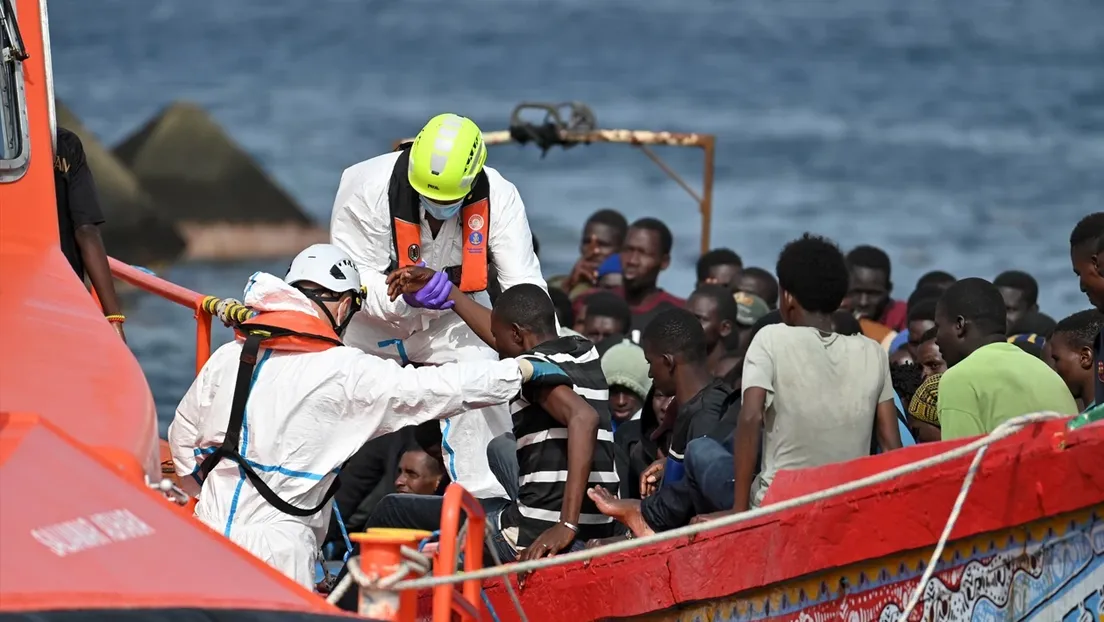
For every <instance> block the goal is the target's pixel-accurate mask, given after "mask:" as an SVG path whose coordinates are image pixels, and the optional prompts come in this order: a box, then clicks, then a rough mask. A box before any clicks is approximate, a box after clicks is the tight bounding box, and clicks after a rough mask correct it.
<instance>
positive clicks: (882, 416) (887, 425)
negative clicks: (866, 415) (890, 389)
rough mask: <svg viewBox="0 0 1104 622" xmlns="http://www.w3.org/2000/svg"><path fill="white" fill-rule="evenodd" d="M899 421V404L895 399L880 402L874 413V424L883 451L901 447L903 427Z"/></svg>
mask: <svg viewBox="0 0 1104 622" xmlns="http://www.w3.org/2000/svg"><path fill="white" fill-rule="evenodd" d="M897 421H898V419H897V405H896V404H894V403H893V400H888V401H885V402H879V403H878V410H877V411H876V412H875V414H874V424H875V431H876V433H877V435H878V444H879V445H881V447H882V451H890V450H891V449H900V448H901V428H900V427H899V426H898V425H897Z"/></svg>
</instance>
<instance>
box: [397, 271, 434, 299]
mask: <svg viewBox="0 0 1104 622" xmlns="http://www.w3.org/2000/svg"><path fill="white" fill-rule="evenodd" d="M434 274H437V273H436V272H435V271H433V270H430V269H429V268H426V267H424V266H406V267H405V268H399V269H398V270H395V271H394V272H392V273H391V274H388V275H387V295H388V296H390V298H391V300H392V301H394V300H395V299H396V298H398V297H399V296H401V295H403V294H411V295H412V294H416V293H418V292H419V291H421V289H422V288H423V287H425V286H426V285H428V284H429V282H430V281H431V280H432V279H433V275H434Z"/></svg>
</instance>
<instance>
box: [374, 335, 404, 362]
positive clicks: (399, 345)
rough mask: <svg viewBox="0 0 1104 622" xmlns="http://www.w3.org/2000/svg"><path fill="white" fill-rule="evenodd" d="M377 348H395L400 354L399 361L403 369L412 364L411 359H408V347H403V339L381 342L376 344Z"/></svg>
mask: <svg viewBox="0 0 1104 622" xmlns="http://www.w3.org/2000/svg"><path fill="white" fill-rule="evenodd" d="M376 346H377V347H380V348H386V347H387V346H395V350H397V351H398V352H399V360H400V361H401V363H402V366H403V367H406V366H407V365H409V364H410V359H409V358H407V357H406V346H405V345H403V342H402V339H388V340H387V341H380V342H378V343H376Z"/></svg>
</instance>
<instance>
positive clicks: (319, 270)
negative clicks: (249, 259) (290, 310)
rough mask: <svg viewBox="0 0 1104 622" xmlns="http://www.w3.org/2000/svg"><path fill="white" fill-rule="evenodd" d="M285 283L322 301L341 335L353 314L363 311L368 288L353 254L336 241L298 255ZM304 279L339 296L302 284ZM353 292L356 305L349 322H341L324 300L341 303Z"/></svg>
mask: <svg viewBox="0 0 1104 622" xmlns="http://www.w3.org/2000/svg"><path fill="white" fill-rule="evenodd" d="M284 282H285V283H287V284H288V285H291V286H292V287H294V288H295V289H298V290H299V291H301V292H303V295H305V296H306V297H307V298H310V299H311V300H313V301H314V302H316V303H318V306H320V307H322V312H323V313H325V314H326V315H327V316H328V317H329V320H330V323H331V324H333V326H334V330H336V331H337V334H338V335H340V334H342V333H343V332H345V328H346V327H347V326H348V325H349V321H350V320H352V318H353V314H354V313H356V312H357V311H359V310H360V307H361V305H362V304H363V303H364V287H363V286H362V285H361V283H360V272H358V271H357V268H356V265H355V264H354V263H353V260H352V259H350V258H349V255H347V254H346V253H345V251H343V250H341V249H340V248H338V247H336V246H334V245H333V244H314V245H312V246H309V247H307V248H306V249H305V250H303V251H302V252H301V253H299V254H298V255H296V257H295V259H294V260H292V262H291V266H290V267H288V272H287V276H285V277H284ZM303 282H310V283H314V284H316V285H318V286H320V287H322V288H323V289H326V290H329V291H331V292H333V293H335V294H337V296H336V297H334V296H327V295H323V294H321V293H320V292H318V290H315V289H313V288H304V287H299V284H300V283H303ZM349 292H352V293H353V308H352V309H351V310H350V311H349V315H348V317H346V318H345V321H343V322H341V324H338V323H337V321H336V320H335V319H334V318H333V316H332V315H330V312H329V310H327V309H326V305H325V304H323V303H326V302H337V301H338V300H340V299H341V296H342V295H344V294H346V293H349Z"/></svg>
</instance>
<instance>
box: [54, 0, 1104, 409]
mask: <svg viewBox="0 0 1104 622" xmlns="http://www.w3.org/2000/svg"><path fill="white" fill-rule="evenodd" d="M50 19H51V28H52V39H53V58H54V64H55V82H56V89H57V93H58V95H59V96H60V97H61V99H62V100H63V101H65V102H66V103H67V104H68V105H69V106H70V107H71V108H72V109H73V110H74V111H75V112H76V114H77V115H78V117H80V118H81V119H82V120H83V121H84V122H85V124H86V125H87V126H88V127H89V128H90V129H91V130H92V131H93V132H95V133H96V134H97V135H98V136H99V137H101V138H102V139H103V140H104V141H105V142H107V143H108V144H114V143H116V142H118V141H119V140H121V139H123V138H125V137H126V136H127V135H128V134H129V133H130V132H132V131H134V130H135V129H137V128H138V127H139V126H140V125H141V124H142V123H144V122H145V121H146V120H148V119H149V118H150V117H152V116H153V115H155V114H157V112H158V111H159V110H161V109H162V108H163V107H164V106H166V105H167V104H169V103H170V102H172V101H174V100H190V101H194V102H197V103H199V104H200V105H202V106H203V107H204V108H205V109H207V110H208V111H209V112H210V113H211V114H212V115H213V116H214V118H215V119H216V120H217V121H218V122H219V123H220V124H222V125H223V127H225V128H226V130H227V131H228V132H229V133H230V135H231V136H233V138H234V139H236V140H237V141H239V142H240V143H241V144H242V145H244V147H245V148H246V149H247V150H248V151H249V152H250V153H252V154H253V155H254V156H256V158H257V159H258V161H259V162H260V163H261V164H262V165H263V166H264V167H265V168H266V169H267V170H268V171H269V172H271V173H272V175H273V176H274V177H275V178H276V179H277V180H279V182H280V183H281V184H282V185H283V186H284V187H285V188H286V189H287V190H288V191H289V192H290V193H291V194H292V195H293V196H294V197H296V198H297V199H298V200H299V201H300V202H301V203H302V204H303V205H304V206H305V208H306V209H307V210H308V211H309V212H310V213H311V214H312V215H313V216H314V217H316V218H317V219H318V220H319V221H320V222H325V221H327V220H328V215H329V211H330V208H331V206H332V200H333V193H334V191H335V189H336V186H337V181H338V179H339V177H340V174H341V171H342V170H343V169H344V168H345V167H347V166H349V165H350V164H353V163H355V162H357V161H359V160H363V159H366V158H368V157H371V156H374V155H377V154H379V153H381V152H383V151H386V150H388V149H389V148H390V145H391V142H392V141H393V140H395V139H396V138H400V137H404V136H410V135H412V134H414V133H415V132H416V131H417V130H418V128H419V127H420V126H421V124H422V123H424V122H425V120H426V119H428V118H429V117H430V116H432V115H434V114H436V113H438V112H441V111H454V112H457V113H461V114H464V115H467V116H471V117H472V118H474V119H475V120H476V121H477V122H478V123H479V124H480V125H481V126H482V127H483V129H485V130H491V129H504V128H505V126H506V124H507V121H508V115H509V113H510V110H511V109H512V107H513V106H514V104H516V103H518V102H520V101H549V102H559V101H572V100H578V101H583V102H586V103H588V104H589V105H590V106H591V107H592V109H593V110H594V112H595V113H596V115H597V118H598V121H599V124H600V125H601V126H603V127H616V128H631V129H661V130H676V131H700V132H709V133H713V134H716V136H717V138H718V141H719V142H718V152H717V177H716V186H715V195H714V196H715V216H714V220H713V231H714V235H713V245H714V246H728V247H731V248H733V249H735V250H736V251H738V252H739V253H740V254H741V255H742V256H743V257H744V259H745V262H746V263H747V264H748V265H762V266H766V267H768V268H770V267H773V264H774V261H775V258H776V256H777V253H778V250H779V248H780V247H781V245H782V244H783V243H785V242H786V241H787V240H788V239H791V238H793V237H795V236H797V235H800V234H801V233H802V232H803V231H806V230H808V231H814V232H817V233H821V234H825V235H828V236H831V237H833V238H835V239H836V240H837V241H838V242H839V243H840V244H841V245H843V246H845V247H849V246H853V245H855V244H860V243H870V244H875V245H878V246H881V247H883V248H885V249H886V250H888V251H889V253H890V255H891V257H892V258H893V261H894V276H893V279H894V281H895V282H896V283H897V288H896V294H897V295H899V296H901V297H905V296H907V295H908V293H909V292H910V291H911V289H912V285H913V284H914V283H915V280H916V278H917V277H918V276H919V275H921V274H922V273H924V272H925V271H927V270H931V269H934V268H940V269H945V270H949V271H951V272H952V273H954V274H955V275H958V276H960V277H961V276H983V277H987V278H992V277H993V276H995V275H996V274H997V273H998V272H1000V271H1001V270H1005V269H1011V268H1018V269H1024V270H1027V271H1029V272H1031V273H1032V274H1034V275H1035V276H1036V277H1037V278H1038V279H1039V281H1040V283H1041V286H1042V295H1041V304H1042V308H1043V310H1044V311H1045V312H1047V313H1050V314H1051V315H1053V316H1055V317H1062V316H1064V315H1066V314H1068V313H1071V312H1073V311H1075V310H1078V309H1081V308H1084V307H1086V306H1087V301H1086V299H1085V297H1084V296H1083V295H1082V294H1081V293H1080V292H1079V291H1078V287H1077V281H1076V279H1075V278H1074V276H1073V274H1072V272H1071V270H1070V265H1069V258H1068V252H1069V251H1068V243H1067V242H1068V236H1069V233H1070V230H1071V228H1072V227H1073V225H1074V223H1075V222H1076V221H1077V220H1078V219H1079V218H1080V217H1082V216H1083V215H1085V214H1087V213H1089V212H1092V211H1098V210H1100V209H1102V207H1104V27H1102V26H1104V3H1101V2H1099V1H1096V0H1068V1H1067V0H1020V1H1011V0H1010V1H997V0H973V1H971V2H956V1H952V0H930V1H927V2H911V3H901V2H884V1H882V0H836V1H833V2H810V1H804V2H777V1H775V0H747V1H740V2H707V1H704V0H650V1H648V2H628V1H622V0H602V1H601V2H594V1H592V0H558V1H540V0H511V1H506V0H466V1H465V2H444V1H438V0H404V1H402V2H397V1H393V0H392V1H376V2H371V1H368V0H344V1H343V0H317V1H316V2H309V3H308V2H303V0H189V1H188V2H181V1H179V0H94V1H90V0H52V1H51V2H50ZM660 152H661V154H662V155H663V156H664V157H665V158H666V159H667V161H668V162H669V163H671V165H672V166H673V167H674V168H675V169H677V170H678V171H680V172H682V173H684V174H685V175H687V177H688V178H689V179H690V182H691V183H692V184H697V182H698V180H699V179H700V175H701V171H700V166H701V161H700V159H701V153H700V151H697V150H691V149H685V150H680V149H673V148H662V149H660ZM489 162H490V163H491V165H493V166H495V167H496V168H498V169H499V170H501V171H502V172H503V173H504V174H505V175H506V176H507V177H508V178H509V179H511V180H512V181H513V182H514V183H515V184H517V186H518V187H519V189H520V190H521V193H522V196H523V197H524V199H525V202H526V205H527V209H528V214H529V219H530V222H531V224H532V226H533V229H534V231H535V233H536V234H537V236H538V237H539V238H540V241H541V245H542V262H543V264H544V266H545V270H546V273H547V274H554V273H562V272H563V271H565V270H566V269H568V268H569V266H570V265H571V263H572V261H573V260H574V258H575V255H576V253H577V251H576V248H577V245H578V233H579V230H580V227H581V224H582V222H583V220H585V218H586V216H587V215H588V214H590V213H591V212H593V211H594V210H596V209H598V208H601V207H616V208H618V209H620V210H622V211H623V212H624V213H625V214H626V215H627V216H628V217H630V218H636V217H641V216H645V215H650V216H657V217H660V218H662V219H663V220H665V221H666V222H667V223H668V224H669V225H670V226H671V228H672V230H673V231H674V234H675V250H674V255H675V257H674V260H673V263H672V267H671V269H670V270H668V271H667V272H666V273H665V274H664V276H663V279H662V284H663V285H664V286H665V287H666V288H668V289H670V290H672V291H673V292H675V293H677V294H681V295H685V294H687V293H689V290H690V288H691V287H692V286H693V263H694V260H695V259H696V256H697V254H698V247H699V237H698V236H699V227H700V224H699V218H698V215H697V210H696V205H695V203H694V202H693V201H692V200H691V199H690V198H689V197H688V196H686V195H685V194H684V193H683V191H682V190H681V189H679V188H678V186H676V185H675V184H674V183H672V182H671V181H670V180H668V179H667V178H666V177H665V175H664V174H663V173H662V172H661V171H660V170H659V169H658V168H656V167H655V166H654V165H652V164H651V163H650V162H648V161H647V159H646V158H645V157H643V155H642V154H640V153H637V152H636V150H634V149H632V148H629V147H623V146H608V145H594V146H589V147H577V148H574V149H571V150H570V151H566V152H565V151H562V150H554V151H551V152H549V153H548V155H547V157H545V158H543V159H542V158H541V157H540V154H539V152H538V151H537V150H536V149H534V148H533V147H529V148H521V147H517V146H504V147H497V148H495V149H494V150H492V152H491V154H490V159H489ZM286 266H287V261H283V260H282V261H278V262H244V263H233V264H208V263H191V264H180V265H176V266H172V267H171V268H169V269H168V270H166V271H164V273H163V275H164V276H167V277H169V278H171V279H172V280H174V281H176V282H178V283H181V284H183V285H186V286H188V287H191V288H194V289H197V290H199V291H202V292H204V293H209V294H214V295H219V296H226V295H231V294H240V292H241V288H242V285H243V284H244V282H245V280H246V278H248V276H249V275H250V274H251V273H252V272H253V271H254V270H258V269H268V270H272V271H274V272H277V273H282V271H283V270H284V269H285V268H286ZM126 304H127V312H128V316H129V318H130V319H129V321H128V323H127V330H128V335H129V336H130V339H131V345H132V347H133V349H134V351H135V352H136V354H137V355H138V358H139V360H140V361H141V362H142V365H143V367H144V369H145V370H146V373H147V375H148V377H149V381H150V384H151V386H152V389H153V392H154V395H155V396H156V398H157V401H158V405H159V412H160V416H161V420H162V429H164V426H166V425H167V422H168V421H169V419H170V418H171V416H172V411H173V408H174V406H175V404H176V402H177V401H178V400H179V398H180V396H181V395H182V394H183V392H184V391H185V390H186V389H187V387H188V384H189V383H190V382H191V379H192V375H193V374H194V368H193V362H192V349H193V336H192V331H193V323H192V320H191V314H190V313H189V312H188V311H186V310H183V309H180V308H174V307H173V306H172V305H171V304H169V303H165V302H162V301H159V300H154V299H152V298H150V297H148V296H143V295H137V294H136V295H128V297H127V301H126ZM228 338H229V332H228V331H225V330H223V329H220V330H219V331H217V332H216V341H218V342H220V343H221V342H223V341H225V340H226V339H228Z"/></svg>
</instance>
